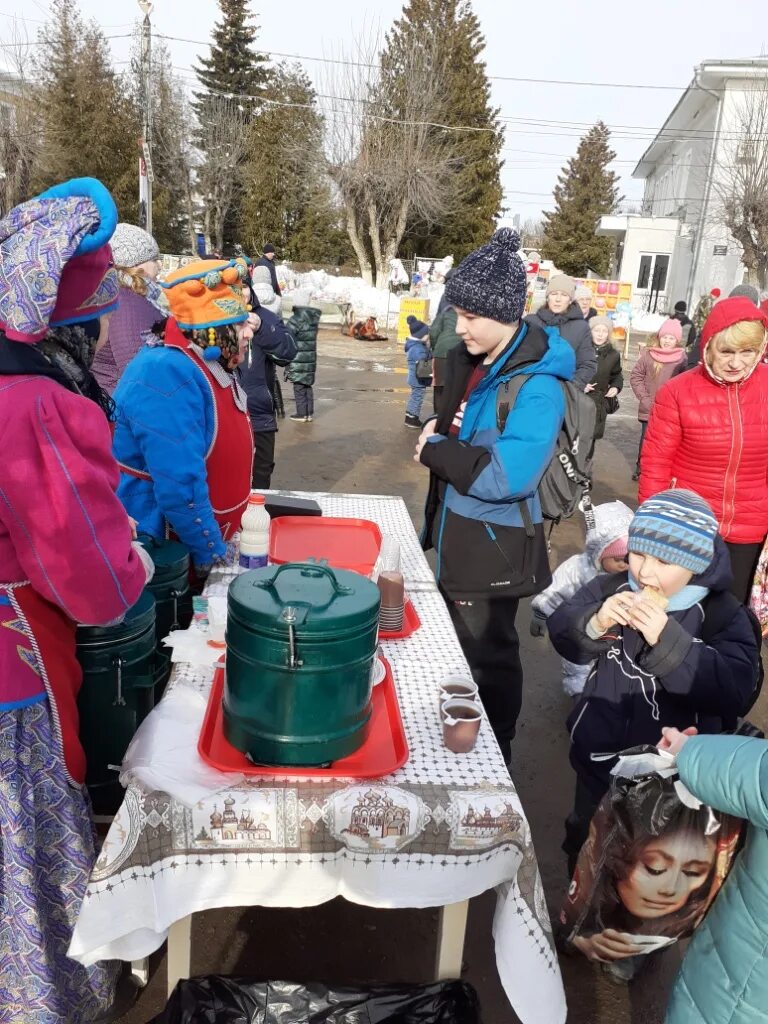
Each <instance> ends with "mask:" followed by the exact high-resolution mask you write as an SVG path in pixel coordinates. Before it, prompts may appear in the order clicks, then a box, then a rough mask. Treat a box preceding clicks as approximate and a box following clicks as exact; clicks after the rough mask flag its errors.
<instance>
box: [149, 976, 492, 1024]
mask: <svg viewBox="0 0 768 1024" xmlns="http://www.w3.org/2000/svg"><path fill="white" fill-rule="evenodd" d="M305 1021H306V1022H309V1021H311V1022H312V1024H324V1022H328V1024H481V1019H480V1003H479V1000H478V998H477V993H476V992H475V990H474V989H473V988H472V986H471V985H467V984H466V982H463V981H443V982H438V983H436V984H434V985H379V986H376V987H375V988H370V989H356V988H328V987H326V986H325V985H321V984H309V985H298V984H295V983H294V982H290V981H259V982H249V981H245V980H244V979H242V978H225V977H221V976H219V975H215V974H212V975H208V976H206V977H202V978H191V979H189V980H188V981H180V982H179V983H178V985H177V986H176V988H175V989H174V990H173V994H172V995H171V998H170V999H169V1000H168V1003H167V1005H166V1007H165V1009H164V1010H163V1012H162V1013H161V1014H160V1015H159V1016H158V1017H154V1018H153V1019H152V1020H151V1021H150V1022H149V1024H257V1022H258V1024H289V1022H290V1024H301V1022H305Z"/></svg>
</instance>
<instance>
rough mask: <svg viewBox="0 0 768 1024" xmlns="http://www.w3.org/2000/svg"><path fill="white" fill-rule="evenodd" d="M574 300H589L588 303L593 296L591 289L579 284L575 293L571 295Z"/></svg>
mask: <svg viewBox="0 0 768 1024" xmlns="http://www.w3.org/2000/svg"><path fill="white" fill-rule="evenodd" d="M573 297H574V299H576V301H577V302H578V301H579V299H589V300H590V301H591V300H592V299H593V298H594V294H593V292H592V289H591V288H588V287H587V285H585V284H580V285H579V286H578V287H577V288H576V291H575V292H574V293H573Z"/></svg>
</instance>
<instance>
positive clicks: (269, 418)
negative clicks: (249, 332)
mask: <svg viewBox="0 0 768 1024" xmlns="http://www.w3.org/2000/svg"><path fill="white" fill-rule="evenodd" d="M251 305H252V306H253V308H254V311H255V312H256V313H257V314H258V316H259V319H260V321H261V327H260V328H259V330H258V331H257V332H256V333H255V334H254V336H253V338H252V339H251V343H250V345H249V347H248V354H247V356H246V360H245V363H244V364H243V365H242V366H241V367H240V371H239V372H240V381H241V383H242V385H243V390H244V391H245V393H246V395H247V396H248V415H249V416H250V419H251V427H252V429H253V477H252V485H253V487H255V488H257V489H258V490H265V489H266V488H268V487H269V486H270V483H271V481H272V472H273V471H274V468H275V435H276V434H277V419H276V417H275V400H274V385H273V384H272V386H270V385H271V382H272V381H273V378H274V375H275V364H276V363H277V364H278V365H282V366H286V365H287V364H288V363H289V362H290V360H291V359H293V358H294V357H295V355H296V351H297V347H296V342H295V341H294V339H293V336H292V334H291V333H290V331H288V330H287V328H286V327H285V325H284V324H283V321H282V320H281V319H280V317H278V316H275V314H274V313H270V312H269V310H268V309H264V307H263V306H259V304H258V300H256V299H255V298H253V297H252V302H251Z"/></svg>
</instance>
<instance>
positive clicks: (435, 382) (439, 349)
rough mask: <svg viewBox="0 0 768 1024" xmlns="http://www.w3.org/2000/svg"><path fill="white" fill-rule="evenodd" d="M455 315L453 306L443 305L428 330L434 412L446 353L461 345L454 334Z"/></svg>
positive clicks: (442, 381)
mask: <svg viewBox="0 0 768 1024" xmlns="http://www.w3.org/2000/svg"><path fill="white" fill-rule="evenodd" d="M456 319H457V314H456V310H455V309H454V308H453V306H449V305H447V304H446V305H445V306H444V307H443V309H442V312H438V314H437V316H436V317H435V319H434V320H433V321H432V324H431V326H430V328H429V340H430V345H431V347H432V405H433V406H434V409H435V412H436V413H439V412H440V402H441V401H442V397H443V389H444V387H445V374H446V366H447V363H448V353H449V352H450V351H451V349H452V348H456V346H457V345H460V344H461V338H460V337H459V336H458V334H457V333H456Z"/></svg>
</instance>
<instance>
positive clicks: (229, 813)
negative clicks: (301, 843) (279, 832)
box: [210, 796, 272, 843]
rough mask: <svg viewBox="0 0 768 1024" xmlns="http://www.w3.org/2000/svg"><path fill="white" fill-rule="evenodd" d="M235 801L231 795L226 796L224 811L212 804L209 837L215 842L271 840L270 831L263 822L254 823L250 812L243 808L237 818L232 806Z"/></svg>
mask: <svg viewBox="0 0 768 1024" xmlns="http://www.w3.org/2000/svg"><path fill="white" fill-rule="evenodd" d="M234 806H235V801H234V800H233V799H232V797H231V796H228V797H227V798H226V799H225V801H224V813H223V814H222V812H221V811H220V810H219V809H218V806H217V805H215V804H214V807H213V814H212V815H211V835H210V838H211V839H212V840H213V842H215V843H221V842H227V841H228V840H229V841H230V842H243V841H248V840H251V841H253V840H261V841H264V840H267V841H269V840H271V839H272V832H271V830H270V829H269V828H267V826H266V825H265V824H263V823H261V824H258V825H257V824H256V822H255V821H254V820H253V815H252V813H251V812H250V811H249V810H247V809H245V808H243V810H242V811H241V813H240V818H239V820H238V817H237V815H236V814H235V812H234V810H233V807H234Z"/></svg>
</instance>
